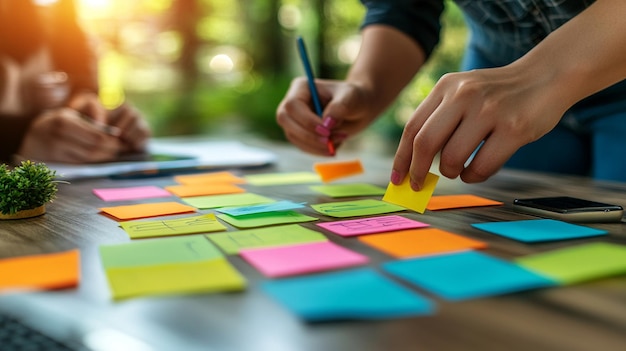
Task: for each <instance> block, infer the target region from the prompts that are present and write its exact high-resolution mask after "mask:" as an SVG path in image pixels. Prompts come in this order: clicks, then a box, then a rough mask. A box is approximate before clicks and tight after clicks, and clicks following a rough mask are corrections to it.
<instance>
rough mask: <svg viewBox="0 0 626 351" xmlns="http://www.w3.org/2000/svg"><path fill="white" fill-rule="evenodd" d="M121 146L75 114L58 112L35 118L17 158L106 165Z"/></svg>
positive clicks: (115, 155) (113, 138) (61, 109)
mask: <svg viewBox="0 0 626 351" xmlns="http://www.w3.org/2000/svg"><path fill="white" fill-rule="evenodd" d="M123 146H124V145H123V143H122V142H121V140H120V138H119V137H116V136H113V135H110V134H107V133H105V132H104V131H103V130H102V128H101V127H99V126H97V125H95V124H94V123H92V122H88V121H86V120H85V119H84V118H82V117H81V116H80V114H79V113H77V112H76V111H75V110H72V109H69V108H59V109H54V110H49V111H46V112H44V113H42V114H41V115H40V116H38V117H37V118H35V120H34V121H33V122H32V124H31V126H30V128H29V129H28V131H27V132H26V135H25V136H24V140H23V141H22V145H21V146H20V149H19V150H18V155H19V156H20V157H22V158H26V159H32V160H37V161H42V162H65V163H93V162H105V161H112V160H114V159H115V158H116V157H117V156H118V154H119V153H120V152H121V151H122V148H123Z"/></svg>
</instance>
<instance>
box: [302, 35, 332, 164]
mask: <svg viewBox="0 0 626 351" xmlns="http://www.w3.org/2000/svg"><path fill="white" fill-rule="evenodd" d="M297 42H298V53H299V54H300V59H301V60H302V65H303V66H304V72H305V73H306V78H307V82H308V85H309V91H310V93H311V100H312V101H313V107H314V108H315V113H316V114H317V115H318V116H319V117H320V118H322V125H319V126H317V127H316V128H315V130H316V132H318V133H319V134H322V137H326V138H327V140H326V147H327V148H328V154H329V155H330V156H335V145H334V144H333V141H332V140H331V128H332V127H333V124H334V123H333V119H332V117H326V118H324V116H323V110H322V103H321V101H320V97H319V93H318V92H317V87H316V86H315V76H314V75H313V69H312V68H311V61H310V60H309V54H308V53H307V50H306V46H305V45H304V39H302V37H298V41H297Z"/></svg>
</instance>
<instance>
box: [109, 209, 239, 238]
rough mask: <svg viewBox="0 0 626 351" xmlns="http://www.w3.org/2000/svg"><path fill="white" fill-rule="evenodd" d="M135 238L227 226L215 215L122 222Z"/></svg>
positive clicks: (223, 228) (210, 229) (207, 230)
mask: <svg viewBox="0 0 626 351" xmlns="http://www.w3.org/2000/svg"><path fill="white" fill-rule="evenodd" d="M120 226H121V227H122V228H124V230H125V231H126V232H127V233H128V235H129V236H130V237H131V238H133V239H138V238H149V237H154V236H167V235H181V234H195V233H207V232H219V231H225V230H226V229H227V228H226V227H225V226H224V225H223V224H222V223H220V222H219V221H218V220H217V218H215V215H214V214H212V213H210V214H206V215H203V216H193V217H184V218H176V219H160V220H145V221H129V222H123V223H121V224H120Z"/></svg>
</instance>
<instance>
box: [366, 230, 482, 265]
mask: <svg viewBox="0 0 626 351" xmlns="http://www.w3.org/2000/svg"><path fill="white" fill-rule="evenodd" d="M358 239H359V240H361V241H362V242H364V243H366V244H368V245H370V246H372V247H374V248H376V249H378V250H380V251H382V252H385V253H387V254H389V255H391V256H394V257H397V258H406V257H414V256H424V255H434V254H441V253H447V252H454V251H463V250H471V249H483V248H485V247H487V244H486V243H484V242H482V241H478V240H474V239H469V238H466V237H464V236H460V235H457V234H453V233H450V232H446V231H444V230H441V229H436V228H425V229H409V230H401V231H397V232H391V233H384V234H374V235H365V236H361V237H359V238H358Z"/></svg>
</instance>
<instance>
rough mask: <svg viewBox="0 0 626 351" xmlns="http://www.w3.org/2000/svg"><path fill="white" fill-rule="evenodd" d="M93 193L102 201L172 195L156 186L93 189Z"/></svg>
mask: <svg viewBox="0 0 626 351" xmlns="http://www.w3.org/2000/svg"><path fill="white" fill-rule="evenodd" d="M93 193H94V194H96V196H98V197H99V198H101V199H102V200H104V201H125V200H139V199H152V198H156V197H169V196H172V194H171V193H170V192H169V191H167V190H165V189H161V188H159V187H157V186H135V187H130V188H109V189H93Z"/></svg>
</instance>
